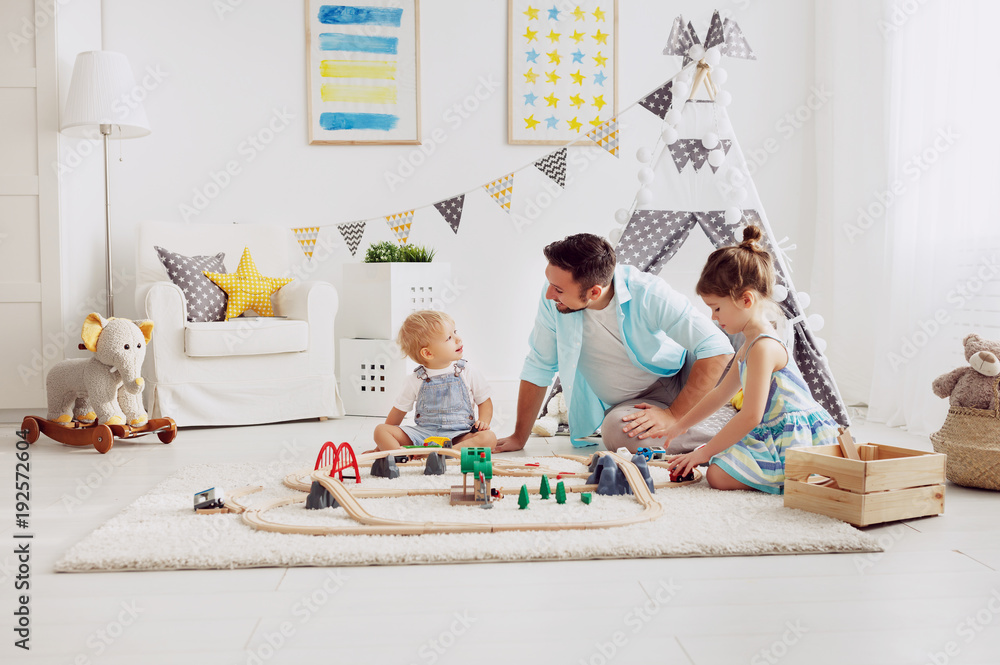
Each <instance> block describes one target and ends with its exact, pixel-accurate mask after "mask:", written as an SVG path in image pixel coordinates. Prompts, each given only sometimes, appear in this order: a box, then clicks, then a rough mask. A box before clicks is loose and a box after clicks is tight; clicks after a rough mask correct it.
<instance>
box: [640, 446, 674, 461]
mask: <svg viewBox="0 0 1000 665" xmlns="http://www.w3.org/2000/svg"><path fill="white" fill-rule="evenodd" d="M635 452H636V453H637V454H639V455H642V456H643V457H645V458H646V461H647V462H649V461H652V460H664V459H667V451H666V450H664V449H663V448H636V450H635Z"/></svg>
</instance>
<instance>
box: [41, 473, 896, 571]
mask: <svg viewBox="0 0 1000 665" xmlns="http://www.w3.org/2000/svg"><path fill="white" fill-rule="evenodd" d="M521 460H523V461H525V462H531V461H537V462H541V463H543V464H545V465H547V466H549V467H551V468H557V469H560V470H574V471H578V470H584V468H583V467H582V466H581V465H578V464H577V463H575V462H571V461H568V460H557V459H554V458H535V459H534V460H532V459H529V458H519V460H518V461H521ZM296 470H298V469H296V468H290V467H287V466H281V465H277V464H268V465H265V464H213V465H197V466H190V467H186V468H184V469H182V470H181V471H180V472H179V473H177V474H176V475H174V476H172V477H171V478H168V479H167V480H165V481H164V482H162V483H160V484H159V485H158V486H157V487H155V488H154V489H153V490H152V491H150V492H149V493H147V494H146V495H144V496H142V497H140V498H139V499H137V500H136V501H135V502H133V503H132V504H131V505H130V506H128V507H127V508H126V509H125V510H124V511H122V512H121V513H120V514H119V515H118V516H116V517H114V518H113V519H111V520H110V521H108V522H107V523H106V524H104V525H103V526H101V527H100V528H98V529H97V530H96V531H94V532H93V533H91V534H90V535H88V536H87V537H86V538H84V539H83V541H81V542H80V543H77V544H76V545H75V546H73V547H72V548H71V549H70V550H69V551H68V552H66V554H65V555H63V557H62V558H61V559H60V560H59V561H58V562H57V563H56V570H57V571H59V572H96V571H125V570H176V569H220V568H252V567H262V566H340V565H391V564H413V563H455V562H473V561H526V560H555V559H599V558H631V557H683V556H728V555H754V554H799V553H820V552H872V551H879V550H880V547H879V546H878V544H877V543H876V541H875V538H874V537H873V536H870V535H868V534H865V533H863V532H861V531H859V530H858V529H855V528H854V527H852V526H850V525H849V524H846V523H843V522H840V521H838V520H834V519H832V518H827V517H823V516H821V515H815V514H812V513H807V512H803V511H799V510H791V509H786V508H785V507H784V506H783V505H782V498H781V497H780V496H773V495H766V494H762V493H760V492H721V491H716V490H712V489H710V488H708V486H707V485H705V484H704V482H702V483H699V484H696V485H692V486H686V487H678V488H674V489H659V490H657V492H656V495H655V496H656V498H657V500H658V501H659V502H660V503H661V504H662V505H663V508H664V514H663V515H662V516H661V517H660V518H659V519H657V520H655V521H652V522H642V523H638V524H633V525H631V526H625V527H615V528H611V529H590V530H565V531H562V530H561V531H508V532H501V533H462V534H433V535H420V536H368V535H351V536H345V535H334V536H307V535H288V534H280V533H270V532H264V531H257V530H255V529H253V528H251V527H249V526H247V525H245V524H244V523H243V521H242V518H241V516H240V515H236V514H220V515H198V514H195V513H194V511H193V510H192V507H191V506H192V497H193V495H194V493H195V492H198V491H201V490H204V489H206V488H208V487H223V488H225V489H226V490H229V491H233V490H235V489H238V488H241V487H244V486H247V485H262V486H263V487H264V490H263V491H262V492H260V493H257V494H253V495H249V496H246V497H243V498H242V499H241V501H243V502H244V504H246V505H248V506H250V507H251V508H252V507H259V506H262V505H264V504H266V503H269V502H271V501H273V500H275V499H279V498H282V497H286V496H296V495H298V496H301V497H305V494H304V493H300V492H296V491H294V490H291V489H288V488H287V487H285V486H284V485H282V482H281V481H282V478H283V477H284V476H285V475H286V474H287V473H290V472H293V471H296ZM401 470H402V475H401V477H400V478H398V479H395V480H384V479H375V478H371V477H369V476H368V475H367V473H366V472H365V470H364V469H363V470H362V476H363V480H362V485H361V486H363V487H378V486H396V487H414V488H415V487H428V486H441V487H446V486H449V485H452V484H461V476H460V475H459V474H458V472H457V470H456V469H455V468H454V467H449V471H448V473H447V474H446V475H445V476H436V477H435V476H423V475H422V473H421V469H420V468H419V467H416V468H415V467H409V468H408V467H401ZM651 472H652V475H653V479H654V481H656V482H659V481H661V480H663V479H664V477H663V475H662V474H665V473H666V472H665V471H663V470H662V469H656V468H652V469H651ZM550 480H552V481H553V482H552V490H553V498H551V499H549V500H546V501H543V500H541V499H540V497H539V496H537V495H533V496H532V497H531V503H530V505H529V508H528V509H527V510H518V507H517V492H516V491H511V492H510V493H508V494H507V495H506V496H505V498H504V499H503V500H501V501H498V502H496V504H495V508H494V509H493V510H481V509H480V508H478V507H476V506H461V507H458V506H450V505H449V503H448V499H447V498H446V497H443V496H416V497H405V498H378V499H361V503H362V505H363V507H364V508H365V509H366V510H368V511H369V512H370V513H372V514H374V515H377V516H380V517H391V518H393V519H403V520H419V521H434V522H499V523H511V522H524V523H527V522H533V521H534V522H538V521H543V522H565V523H574V522H584V521H601V520H609V519H615V518H622V517H627V516H630V515H635V514H637V513H638V512H640V510H641V507H640V506H639V505H638V504H637V503H636V502H635V500H634V499H633V498H632V497H630V496H628V497H609V496H598V495H596V494H594V496H593V503H591V504H590V505H585V504H583V502H582V501H581V500H580V495H579V494H577V493H569V495H568V501H567V502H566V504H563V505H560V504H557V503H556V501H555V498H554V491H555V485H556V483H555V482H554V479H550ZM525 481H528V484H529V488H530V487H532V486H533V487H535V488H537V486H538V479H537V478H535V479H532V478H509V477H507V478H504V477H500V476H494V480H493V484H494V486H495V487H503V488H511V487H520V485H521V483H522V482H525ZM582 482H583V481H582V480H576V481H568V482H567V485H572V484H578V483H582ZM266 516H267V518H268V519H270V520H273V521H277V522H283V523H289V524H308V525H314V524H316V525H330V526H344V525H348V524H354V522H353V520H351V519H350V518H348V517H346V516H345V515H344V511H343V509H340V508H327V509H323V510H306V509H305V508H304V507H303V506H302V505H301V504H295V505H290V506H286V507H283V508H279V509H276V510H272V511H270V512H268V513H267V514H266Z"/></svg>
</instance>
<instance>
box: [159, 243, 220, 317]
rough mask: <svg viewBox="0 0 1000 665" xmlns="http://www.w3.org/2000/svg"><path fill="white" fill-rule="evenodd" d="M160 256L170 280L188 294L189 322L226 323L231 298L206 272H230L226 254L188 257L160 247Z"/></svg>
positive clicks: (185, 298) (186, 295)
mask: <svg viewBox="0 0 1000 665" xmlns="http://www.w3.org/2000/svg"><path fill="white" fill-rule="evenodd" d="M156 253H157V255H158V256H159V257H160V263H162V264H163V267H164V268H166V269H167V276H168V277H170V281H171V282H173V283H174V284H176V285H177V286H179V287H180V289H181V291H183V292H184V300H186V301H187V318H188V321H225V320H226V301H227V299H228V296H227V295H226V292H225V291H223V290H222V289H220V288H219V287H218V286H216V284H215V283H214V282H213V281H212V280H210V279H209V278H208V277H205V275H204V273H203V272H202V271H208V272H216V273H224V272H226V266H225V264H224V263H223V260H224V259H225V258H226V255H225V253H224V252H219V253H218V254H216V255H215V256H184V255H183V254H178V253H177V252H171V251H170V250H168V249H163V248H162V247H156Z"/></svg>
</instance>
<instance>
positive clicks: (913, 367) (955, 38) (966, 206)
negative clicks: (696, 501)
mask: <svg viewBox="0 0 1000 665" xmlns="http://www.w3.org/2000/svg"><path fill="white" fill-rule="evenodd" d="M873 4H874V3H873ZM883 11H884V14H883V16H882V19H881V22H880V23H877V24H876V28H877V29H878V31H879V33H880V35H884V47H885V74H886V75H885V81H886V83H885V85H886V88H885V91H886V97H885V104H886V116H885V129H886V139H887V141H886V144H885V164H886V165H887V169H886V177H885V179H884V182H875V183H873V186H872V188H871V191H870V194H869V195H868V198H867V200H866V201H865V202H864V203H863V204H862V206H863V208H864V210H865V212H866V213H867V214H868V215H869V218H870V220H871V223H870V225H869V228H868V229H865V228H862V227H863V226H864V224H868V221H867V220H864V224H858V225H857V229H856V231H857V232H858V233H859V234H860V236H858V238H856V241H857V240H859V239H860V240H862V241H863V238H864V236H865V235H867V234H870V233H872V232H874V233H876V234H878V233H880V232H881V233H884V238H885V255H884V259H883V270H881V271H872V273H871V274H872V275H873V276H874V277H876V279H873V281H872V282H871V285H870V289H869V290H868V291H867V292H865V293H858V294H857V296H858V297H859V298H869V299H871V300H872V302H873V303H874V307H875V316H874V317H873V320H872V321H871V323H870V324H868V325H864V326H863V331H864V336H865V337H866V338H868V339H870V340H871V342H873V343H872V348H873V350H874V364H873V376H872V382H871V395H870V398H869V400H868V404H869V419H871V420H875V421H880V422H885V423H887V424H889V425H893V426H896V425H903V426H905V427H906V428H907V429H908V430H910V431H913V432H918V433H924V434H926V433H930V432H933V431H935V430H937V429H938V428H940V426H941V424H942V422H943V421H944V417H945V414H946V411H947V401H946V400H941V399H939V398H938V397H936V396H934V394H933V393H932V392H931V382H932V381H933V380H934V378H935V377H936V376H938V375H940V374H942V373H944V372H947V371H949V370H951V369H953V368H954V367H957V366H961V365H962V364H964V363H965V359H964V356H963V355H962V348H961V340H962V338H963V337H964V336H965V334H967V333H969V332H978V333H980V334H981V335H983V336H984V337H988V338H992V339H998V340H1000V328H997V327H996V325H997V323H1000V321H998V320H997V319H998V315H997V312H998V311H1000V289H998V288H997V287H998V285H1000V242H998V239H1000V219H998V218H1000V215H998V211H997V210H998V204H997V201H998V197H997V194H998V192H1000V162H998V160H997V153H996V151H997V148H998V146H1000V123H998V117H1000V109H998V106H1000V105H998V102H1000V92H998V83H997V78H996V76H997V72H998V71H1000V49H998V48H997V33H996V27H997V25H1000V3H997V2H995V1H993V0H939V1H937V2H927V3H919V2H898V1H887V2H885V3H884V4H883ZM858 158H859V159H863V158H864V155H860V154H859V155H858ZM859 215H860V213H859ZM880 226H882V227H884V231H880V230H879V227H880ZM880 273H881V274H880ZM859 323H861V322H859Z"/></svg>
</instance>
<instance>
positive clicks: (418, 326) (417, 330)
mask: <svg viewBox="0 0 1000 665" xmlns="http://www.w3.org/2000/svg"><path fill="white" fill-rule="evenodd" d="M454 322H455V320H454V319H452V318H451V317H450V316H448V315H447V314H445V313H444V312H439V311H437V310H434V309H422V310H419V311H416V312H414V313H413V314H410V315H409V316H408V317H406V320H405V321H403V325H401V326H400V327H399V334H398V335H397V336H396V343H397V344H399V348H401V349H402V350H403V353H405V354H406V355H407V356H409V358H410V360H412V361H413V362H415V363H420V362H421V358H420V349H422V348H424V347H425V346H427V345H428V344H430V342H431V336H432V335H435V334H436V333H438V332H440V331H441V330H444V329H445V325H446V324H447V323H454Z"/></svg>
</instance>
